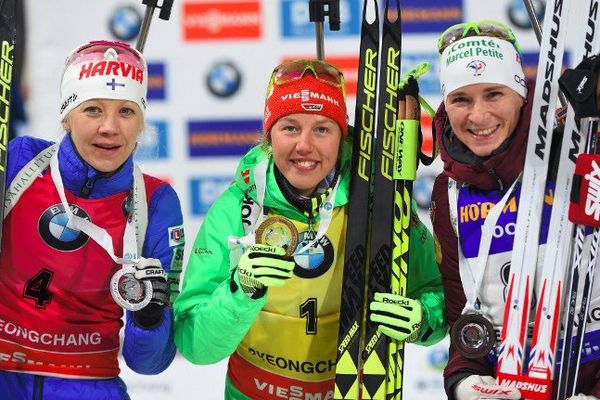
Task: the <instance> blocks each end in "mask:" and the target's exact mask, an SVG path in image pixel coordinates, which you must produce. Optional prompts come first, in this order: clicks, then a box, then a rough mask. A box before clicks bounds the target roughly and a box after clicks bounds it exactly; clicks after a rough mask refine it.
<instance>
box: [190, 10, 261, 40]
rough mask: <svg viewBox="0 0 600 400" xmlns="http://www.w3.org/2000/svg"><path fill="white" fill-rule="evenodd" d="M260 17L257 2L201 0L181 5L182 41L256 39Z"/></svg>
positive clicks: (258, 33)
mask: <svg viewBox="0 0 600 400" xmlns="http://www.w3.org/2000/svg"><path fill="white" fill-rule="evenodd" d="M261 19H262V11H261V7H260V3H259V2H258V1H231V2H226V3H223V2H217V1H201V2H193V3H185V4H184V5H183V30H184V36H185V39H186V40H214V39H220V40H221V39H232V40H235V39H255V38H260V36H261Z"/></svg>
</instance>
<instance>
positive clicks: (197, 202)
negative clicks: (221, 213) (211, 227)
mask: <svg viewBox="0 0 600 400" xmlns="http://www.w3.org/2000/svg"><path fill="white" fill-rule="evenodd" d="M232 181H233V176H203V177H198V178H194V179H191V180H190V193H191V197H192V215H196V216H202V215H205V214H206V213H207V212H208V209H209V208H210V206H212V204H213V203H214V202H215V200H217V198H218V197H219V196H220V195H221V193H223V192H224V191H225V190H226V189H227V188H228V187H229V185H231V182H232ZM238 213H239V209H238Z"/></svg>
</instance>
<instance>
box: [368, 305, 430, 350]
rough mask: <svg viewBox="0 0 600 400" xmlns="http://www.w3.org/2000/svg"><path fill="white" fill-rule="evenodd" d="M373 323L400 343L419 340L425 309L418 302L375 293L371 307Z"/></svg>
mask: <svg viewBox="0 0 600 400" xmlns="http://www.w3.org/2000/svg"><path fill="white" fill-rule="evenodd" d="M369 309H370V310H371V317H370V318H371V321H372V322H375V323H377V324H379V326H378V327H377V329H378V330H379V331H380V332H381V333H383V334H384V335H387V336H389V337H391V338H392V339H396V340H399V341H405V340H407V341H409V342H413V341H415V340H417V339H418V337H419V333H420V332H421V325H422V321H423V307H422V306H421V303H419V301H418V300H413V299H409V298H408V297H404V296H400V295H398V294H391V293H375V299H374V300H373V301H372V302H371V304H370V305H369Z"/></svg>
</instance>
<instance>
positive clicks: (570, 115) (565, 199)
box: [528, 0, 597, 398]
mask: <svg viewBox="0 0 600 400" xmlns="http://www.w3.org/2000/svg"><path fill="white" fill-rule="evenodd" d="M594 2H596V4H595V5H594ZM587 3H589V10H590V12H587V9H588V8H582V10H584V11H586V14H587V15H588V22H591V25H590V26H592V35H591V36H590V35H589V34H587V35H586V32H582V33H583V35H584V37H582V38H581V41H580V42H579V43H585V44H584V46H581V48H580V49H576V54H575V60H577V62H578V61H579V60H580V59H581V58H582V57H583V55H584V54H583V50H584V47H585V48H586V49H588V51H589V49H591V46H592V43H591V40H592V38H593V27H594V26H595V21H594V18H595V17H594V14H597V13H595V12H593V10H594V9H597V0H595V1H588V2H587ZM586 38H587V39H586ZM577 50H580V51H577ZM586 140H587V142H588V143H590V142H589V137H588V133H587V132H580V131H579V128H578V127H577V124H576V123H575V119H574V112H573V109H572V108H571V107H568V110H567V117H566V121H565V129H564V134H563V138H562V144H561V152H560V159H559V164H558V170H557V176H556V179H555V182H556V185H555V188H554V199H553V202H552V212H551V217H550V225H549V229H548V231H549V232H551V234H549V235H548V240H547V243H546V248H545V254H544V260H543V264H542V269H541V275H542V276H541V280H540V281H541V282H540V286H541V290H539V291H538V293H539V298H538V305H537V311H536V315H535V319H534V331H533V338H532V349H531V352H530V357H529V363H528V375H529V376H532V377H535V378H539V379H542V380H545V381H546V382H550V383H551V382H553V381H554V374H555V363H556V361H555V360H556V357H554V355H555V354H556V350H557V338H558V337H559V333H560V315H561V309H562V303H563V302H564V301H563V288H564V287H565V283H567V285H568V279H567V282H564V280H565V277H566V276H568V275H566V272H567V265H568V264H569V250H570V249H571V244H572V237H573V227H574V225H573V223H572V222H570V221H569V220H568V218H567V216H568V207H569V200H570V193H571V187H572V185H573V180H574V172H575V163H576V160H577V157H578V155H579V154H580V153H581V149H582V148H583V147H584V145H585V143H586ZM589 150H590V147H589V145H588V147H587V150H586V151H589ZM583 239H584V232H583V231H581V232H579V229H578V233H577V240H576V243H575V244H576V247H577V248H579V242H581V245H583ZM574 256H575V258H574V262H573V264H572V265H573V270H572V271H573V273H572V278H573V280H572V283H576V282H578V281H579V264H580V262H581V252H575V253H574ZM575 296H576V294H575ZM565 329H566V331H567V333H566V335H567V336H568V337H570V331H571V329H572V325H568V324H567V325H565ZM565 345H567V346H568V348H567V349H566V352H565V349H564V346H565ZM569 353H570V341H564V342H563V357H564V355H565V354H569ZM563 360H564V359H563ZM561 365H565V366H566V364H564V361H563V362H561ZM565 376H566V375H565ZM558 382H559V388H560V387H561V384H560V382H561V380H560V379H559V381H558ZM563 383H564V382H563ZM562 386H563V387H564V385H562ZM559 393H560V389H559ZM558 398H561V397H560V395H559V397H558Z"/></svg>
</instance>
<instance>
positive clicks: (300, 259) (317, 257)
mask: <svg viewBox="0 0 600 400" xmlns="http://www.w3.org/2000/svg"><path fill="white" fill-rule="evenodd" d="M314 236H315V233H314V232H310V233H309V232H307V231H304V232H301V233H300V234H299V235H298V245H297V247H296V249H301V248H303V247H304V246H306V244H308V243H309V242H310V241H311V240H312V239H313V238H314ZM294 262H295V263H296V267H295V268H294V274H295V275H296V276H299V277H301V278H316V277H318V276H321V275H323V274H324V273H325V272H327V271H328V270H329V268H330V267H331V266H332V265H333V245H332V244H331V241H330V240H329V239H328V238H327V236H322V237H321V238H320V239H319V240H317V242H316V243H314V244H313V245H312V246H310V247H309V248H307V249H305V250H303V251H302V252H301V253H295V254H294Z"/></svg>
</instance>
